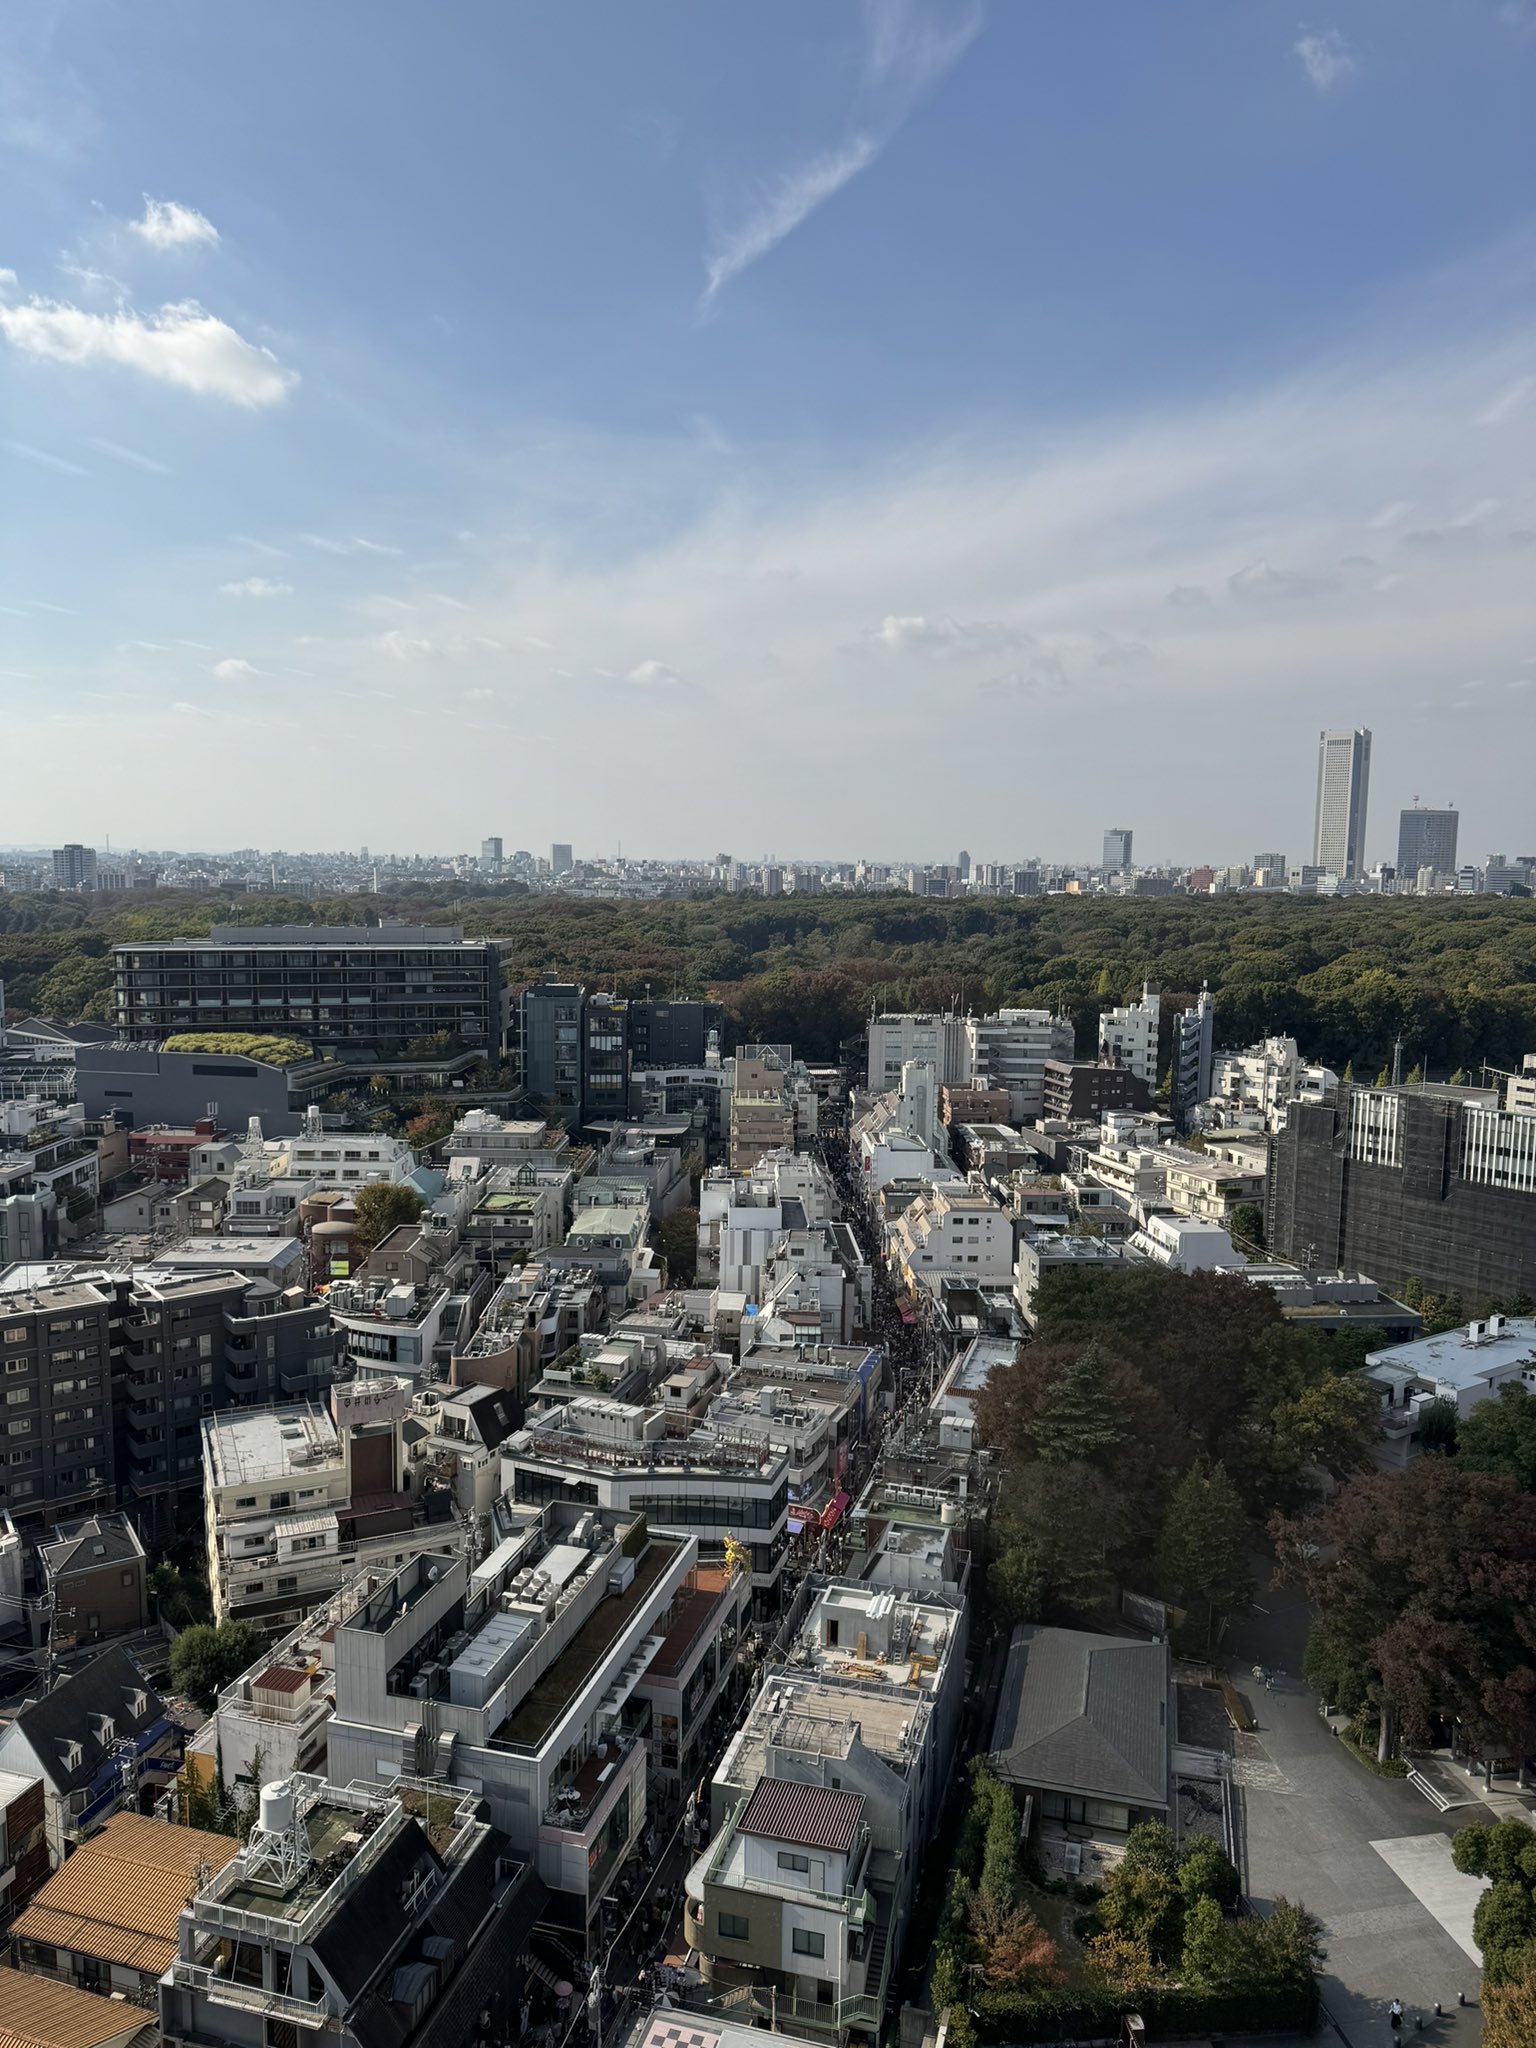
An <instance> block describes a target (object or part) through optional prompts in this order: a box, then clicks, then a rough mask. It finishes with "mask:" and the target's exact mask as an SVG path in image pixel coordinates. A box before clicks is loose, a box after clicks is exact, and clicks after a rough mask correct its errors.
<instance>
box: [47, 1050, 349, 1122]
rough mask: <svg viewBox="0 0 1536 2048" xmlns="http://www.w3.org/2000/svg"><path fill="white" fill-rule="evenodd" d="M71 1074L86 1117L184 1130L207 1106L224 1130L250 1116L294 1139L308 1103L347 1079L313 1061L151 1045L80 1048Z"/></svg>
mask: <svg viewBox="0 0 1536 2048" xmlns="http://www.w3.org/2000/svg"><path fill="white" fill-rule="evenodd" d="M187 1028H188V1029H196V1028H199V1027H198V1026H197V1025H196V1024H190V1023H189V1025H188V1027H187ZM253 1028H255V1027H253ZM261 1028H264V1027H261ZM75 1074H76V1078H77V1083H78V1087H79V1094H80V1101H81V1104H82V1106H83V1108H84V1109H85V1112H86V1114H87V1115H88V1116H93V1117H102V1116H107V1115H109V1114H114V1113H115V1114H116V1115H118V1116H120V1117H123V1118H125V1119H126V1120H127V1122H128V1123H129V1124H130V1125H131V1126H132V1127H133V1128H135V1129H139V1128H142V1127H145V1126H149V1125H156V1126H162V1127H166V1128H172V1129H174V1128H178V1127H183V1128H184V1127H186V1126H188V1125H190V1124H192V1123H193V1122H195V1120H196V1119H197V1118H199V1117H200V1116H202V1115H203V1113H204V1111H205V1110H206V1109H207V1107H208V1105H209V1103H210V1102H212V1103H215V1104H216V1105H217V1109H218V1116H219V1119H220V1121H221V1123H222V1124H223V1125H224V1126H225V1127H226V1128H227V1129H231V1130H244V1129H245V1128H246V1126H247V1125H248V1123H249V1121H250V1119H251V1118H252V1117H255V1118H257V1119H258V1120H259V1121H260V1124H261V1128H262V1129H263V1130H264V1131H265V1132H266V1133H267V1135H268V1136H269V1137H280V1136H291V1135H295V1134H297V1132H299V1131H300V1130H301V1129H302V1128H303V1124H304V1117H305V1112H306V1109H307V1108H308V1106H309V1105H310V1103H311V1102H313V1101H317V1100H319V1099H321V1098H322V1097H323V1096H325V1095H326V1094H327V1093H328V1092H329V1091H330V1090H331V1089H332V1088H333V1087H340V1086H342V1085H344V1084H345V1082H346V1081H347V1079H348V1078H349V1075H348V1070H347V1068H346V1067H345V1066H341V1065H337V1066H336V1067H335V1068H334V1070H331V1069H328V1067H327V1064H326V1063H325V1062H324V1061H321V1060H318V1059H304V1060H299V1059H296V1060H294V1061H293V1062H292V1063H291V1064H287V1065H282V1066H278V1065H275V1064H274V1063H273V1062H271V1061H269V1060H262V1059H256V1058H253V1057H252V1056H251V1055H250V1054H249V1053H245V1052H242V1053H239V1054H231V1053H210V1052H167V1051H165V1050H164V1049H163V1048H162V1047H160V1046H159V1045H157V1044H155V1043H153V1042H149V1043H144V1044H112V1043H108V1044H100V1045H82V1046H79V1047H78V1048H77V1049H76V1052H75Z"/></svg>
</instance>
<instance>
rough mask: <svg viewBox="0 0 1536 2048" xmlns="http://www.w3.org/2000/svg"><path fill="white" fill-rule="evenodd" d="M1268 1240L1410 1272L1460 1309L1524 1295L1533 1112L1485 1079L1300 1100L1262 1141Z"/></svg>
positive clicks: (1386, 1275) (1310, 1256) (1532, 1230)
mask: <svg viewBox="0 0 1536 2048" xmlns="http://www.w3.org/2000/svg"><path fill="white" fill-rule="evenodd" d="M1266 1222H1267V1229H1266V1236H1267V1238H1268V1242H1269V1246H1270V1249H1271V1251H1272V1252H1273V1253H1274V1254H1275V1255H1276V1256H1277V1257H1280V1258H1285V1259H1294V1260H1295V1261H1296V1262H1297V1264H1299V1265H1302V1266H1308V1267H1310V1266H1317V1265H1324V1266H1327V1265H1332V1266H1335V1267H1337V1268H1339V1269H1340V1270H1343V1271H1359V1272H1366V1273H1370V1274H1372V1275H1373V1276H1374V1277H1375V1278H1376V1279H1377V1280H1379V1281H1380V1282H1381V1284H1382V1285H1383V1286H1384V1287H1387V1288H1389V1289H1390V1290H1391V1291H1392V1292H1393V1293H1395V1294H1401V1293H1402V1291H1403V1289H1404V1288H1405V1287H1406V1286H1407V1284H1408V1282H1409V1281H1410V1280H1414V1281H1417V1282H1418V1283H1419V1284H1420V1285H1421V1286H1422V1287H1423V1288H1424V1289H1425V1290H1426V1291H1427V1292H1428V1293H1431V1294H1437V1295H1447V1294H1456V1295H1459V1296H1460V1298H1461V1300H1462V1302H1463V1303H1464V1304H1465V1305H1466V1306H1467V1307H1468V1308H1471V1309H1481V1308H1483V1307H1484V1306H1486V1305H1487V1304H1488V1303H1491V1302H1498V1301H1511V1300H1513V1299H1514V1298H1515V1297H1516V1296H1517V1295H1521V1294H1536V1115H1532V1114H1531V1113H1530V1112H1528V1111H1520V1110H1517V1111H1514V1112H1510V1111H1509V1110H1506V1109H1504V1108H1502V1107H1501V1106H1500V1103H1499V1098H1498V1093H1497V1091H1496V1090H1494V1089H1479V1088H1463V1087H1460V1086H1456V1087H1453V1086H1450V1085H1449V1084H1445V1085H1440V1086H1434V1085H1429V1086H1413V1087H1406V1086H1405V1087H1396V1088H1393V1087H1387V1088H1363V1087H1360V1086H1357V1085H1356V1084H1354V1083H1340V1086H1339V1089H1338V1093H1337V1096H1336V1097H1335V1099H1334V1100H1332V1101H1330V1102H1324V1103H1317V1104H1312V1103H1298V1104H1296V1105H1295V1106H1293V1108H1292V1109H1291V1110H1290V1112H1289V1114H1288V1116H1287V1119H1286V1124H1285V1128H1284V1129H1283V1130H1282V1131H1280V1132H1279V1133H1278V1134H1277V1135H1276V1136H1275V1138H1274V1140H1273V1141H1272V1147H1271V1164H1270V1175H1269V1194H1268V1202H1267V1216H1266Z"/></svg>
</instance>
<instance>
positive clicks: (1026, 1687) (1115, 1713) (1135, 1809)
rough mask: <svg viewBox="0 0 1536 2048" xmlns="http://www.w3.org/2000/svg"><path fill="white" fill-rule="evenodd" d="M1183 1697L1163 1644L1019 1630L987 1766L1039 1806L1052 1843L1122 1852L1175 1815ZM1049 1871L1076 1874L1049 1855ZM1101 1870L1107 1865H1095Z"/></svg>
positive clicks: (1050, 1851) (1028, 1626)
mask: <svg viewBox="0 0 1536 2048" xmlns="http://www.w3.org/2000/svg"><path fill="white" fill-rule="evenodd" d="M1176 1715H1177V1695H1176V1692H1175V1689H1174V1687H1173V1684H1172V1682H1171V1670H1170V1665H1169V1652H1168V1644H1167V1643H1166V1641H1163V1642H1138V1641H1133V1640H1131V1639H1129V1638H1127V1637H1122V1636H1105V1635H1091V1634H1089V1633H1088V1632H1087V1631H1086V1630H1082V1629H1070V1628H1041V1627H1037V1626H1035V1625H1034V1624H1032V1623H1021V1624H1020V1626H1019V1627H1017V1628H1016V1629H1015V1630H1014V1632H1013V1638H1012V1641H1011V1642H1010V1644H1009V1646H1008V1662H1007V1665H1006V1667H1005V1669H1004V1672H1003V1687H1002V1692H1001V1694H1000V1695H999V1698H998V1703H997V1714H996V1718H995V1719H994V1722H993V1726H992V1749H991V1753H990V1762H991V1765H992V1768H993V1770H994V1771H995V1772H996V1773H997V1775H998V1777H1000V1778H1001V1779H1002V1781H1003V1783H1004V1784H1005V1785H1012V1786H1014V1787H1016V1788H1017V1789H1018V1790H1019V1791H1021V1792H1023V1793H1026V1794H1027V1795H1028V1796H1029V1797H1030V1798H1032V1799H1033V1800H1034V1802H1035V1804H1036V1807H1037V1809H1038V1812H1039V1814H1040V1818H1041V1823H1042V1829H1041V1832H1042V1835H1043V1837H1045V1840H1046V1843H1048V1844H1052V1845H1056V1844H1060V1843H1062V1842H1063V1841H1069V1842H1070V1841H1071V1838H1073V1837H1075V1838H1076V1842H1075V1843H1074V1844H1073V1846H1077V1847H1078V1850H1079V1853H1078V1856H1077V1858H1076V1859H1075V1861H1076V1863H1077V1865H1078V1869H1079V1872H1080V1874H1084V1875H1086V1874H1087V1870H1086V1869H1085V1867H1084V1864H1083V1858H1082V1853H1081V1851H1082V1849H1083V1848H1085V1847H1089V1848H1091V1846H1092V1845H1093V1843H1094V1842H1095V1841H1098V1842H1102V1843H1104V1844H1107V1845H1110V1846H1111V1848H1113V1849H1117V1848H1118V1847H1119V1846H1120V1845H1123V1843H1124V1841H1125V1838H1126V1836H1127V1835H1128V1834H1129V1833H1130V1831H1131V1829H1132V1828H1133V1827H1135V1826H1137V1825H1138V1824H1139V1823H1140V1822H1142V1821H1146V1820H1160V1821H1169V1820H1171V1819H1172V1817H1173V1788H1174V1784H1175V1779H1174V1769H1173V1750H1174V1744H1175V1742H1176V1741H1177V1725H1178V1724H1177V1718H1176ZM1046 1853H1047V1868H1050V1869H1053V1870H1054V1871H1056V1872H1058V1873H1059V1872H1060V1871H1061V1870H1062V1869H1063V1867H1065V1868H1067V1869H1069V1870H1070V1868H1071V1863H1070V1862H1069V1863H1067V1864H1066V1865H1065V1866H1064V1865H1063V1863H1062V1860H1061V1856H1060V1850H1059V1848H1055V1847H1048V1848H1047V1851H1046ZM1090 1867H1093V1868H1102V1867H1103V1864H1102V1863H1101V1862H1096V1863H1095V1864H1094V1865H1092V1866H1090Z"/></svg>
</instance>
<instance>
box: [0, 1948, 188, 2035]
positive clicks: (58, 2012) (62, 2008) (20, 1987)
mask: <svg viewBox="0 0 1536 2048" xmlns="http://www.w3.org/2000/svg"><path fill="white" fill-rule="evenodd" d="M153 2023H154V2022H153V2019H152V2017H151V2015H150V2014H149V2013H147V2012H143V2011H141V2010H140V2008H139V2007H137V2006H133V2005H125V2004H124V2003H123V2001H122V2000H120V1999H112V1998H98V1997H97V1996H96V1994H95V1993H94V1992H93V1991H77V1990H76V1989H75V1987H74V1985H73V1984H61V1983H60V1982H59V1981H58V1979H57V1978H55V1977H33V1976H31V1975H29V1974H27V1973H25V1972H23V1971H21V1970H12V1969H9V1968H5V1967H0V2048H104V2044H105V2043H107V2042H109V2041H112V2042H115V2041H123V2040H126V2039H128V2038H130V2037H131V2036H132V2035H133V2034H134V2033H136V2032H137V2031H138V2030H139V2029H140V2028H143V2027H148V2026H152V2025H153Z"/></svg>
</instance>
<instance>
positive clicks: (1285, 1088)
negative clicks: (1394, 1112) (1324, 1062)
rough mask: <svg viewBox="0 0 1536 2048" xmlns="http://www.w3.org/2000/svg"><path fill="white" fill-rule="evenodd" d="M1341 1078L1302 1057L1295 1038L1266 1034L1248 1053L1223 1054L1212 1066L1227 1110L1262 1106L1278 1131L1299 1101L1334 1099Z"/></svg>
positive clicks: (1216, 1095) (1217, 1097) (1214, 1092)
mask: <svg viewBox="0 0 1536 2048" xmlns="http://www.w3.org/2000/svg"><path fill="white" fill-rule="evenodd" d="M1338 1085H1339V1077H1338V1075H1337V1074H1335V1073H1334V1072H1333V1071H1332V1069H1331V1068H1329V1067H1324V1066H1319V1065H1317V1064H1315V1063H1310V1062H1308V1061H1306V1060H1304V1059H1303V1058H1302V1057H1301V1054H1300V1052H1299V1051H1298V1049H1297V1045H1296V1041H1295V1039H1294V1038H1279V1037H1276V1038H1266V1039H1264V1040H1262V1041H1261V1042H1260V1043H1259V1044H1258V1045H1250V1046H1249V1047H1248V1048H1247V1049H1246V1050H1245V1051H1243V1052H1229V1053H1221V1054H1219V1055H1218V1056H1217V1057H1216V1058H1215V1060H1214V1061H1213V1062H1212V1067H1211V1096H1212V1099H1213V1101H1214V1103H1216V1104H1217V1105H1219V1107H1220V1109H1221V1110H1222V1111H1225V1110H1227V1109H1228V1108H1232V1109H1247V1110H1253V1111H1256V1112H1257V1113H1258V1114H1259V1115H1260V1116H1261V1117H1262V1118H1263V1119H1264V1125H1265V1128H1266V1129H1268V1130H1278V1129H1279V1128H1280V1126H1281V1124H1282V1123H1283V1122H1284V1120H1285V1113H1286V1109H1287V1107H1288V1105H1289V1104H1291V1103H1293V1102H1313V1103H1317V1102H1329V1101H1331V1100H1332V1099H1333V1096H1334V1095H1335V1094H1336V1093H1337V1090H1338Z"/></svg>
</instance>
